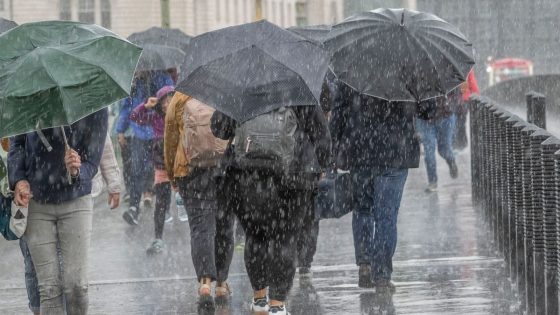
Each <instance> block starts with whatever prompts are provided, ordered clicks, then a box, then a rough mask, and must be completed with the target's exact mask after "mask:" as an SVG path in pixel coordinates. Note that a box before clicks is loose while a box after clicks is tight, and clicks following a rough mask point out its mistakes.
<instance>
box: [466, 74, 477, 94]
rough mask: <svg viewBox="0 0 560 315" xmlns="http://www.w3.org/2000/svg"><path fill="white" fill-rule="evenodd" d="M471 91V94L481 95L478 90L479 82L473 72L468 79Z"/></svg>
mask: <svg viewBox="0 0 560 315" xmlns="http://www.w3.org/2000/svg"><path fill="white" fill-rule="evenodd" d="M468 84H469V91H470V92H471V94H480V89H479V88H478V82H476V78H475V76H474V72H473V71H472V70H471V72H470V73H469V77H468Z"/></svg>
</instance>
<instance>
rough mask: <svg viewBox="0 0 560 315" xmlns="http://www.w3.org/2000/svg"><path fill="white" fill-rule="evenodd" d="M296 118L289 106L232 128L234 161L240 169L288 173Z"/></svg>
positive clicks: (292, 151) (294, 147)
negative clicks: (233, 130)
mask: <svg viewBox="0 0 560 315" xmlns="http://www.w3.org/2000/svg"><path fill="white" fill-rule="evenodd" d="M297 129H298V119H297V116H296V113H295V112H294V110H293V109H292V108H290V107H281V108H279V109H277V110H273V111H271V112H268V113H265V114H262V115H259V116H257V117H255V118H253V119H251V120H248V121H246V122H244V123H241V124H239V125H238V126H237V128H236V130H235V138H234V139H233V143H232V144H233V145H234V150H235V161H236V163H237V165H238V166H239V167H240V168H241V169H245V170H256V171H264V172H270V173H277V174H287V173H288V172H289V170H290V166H291V164H292V162H293V161H294V159H295V155H296V154H295V151H296V142H297V141H296V131H297Z"/></svg>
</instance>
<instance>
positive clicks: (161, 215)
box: [130, 86, 175, 254]
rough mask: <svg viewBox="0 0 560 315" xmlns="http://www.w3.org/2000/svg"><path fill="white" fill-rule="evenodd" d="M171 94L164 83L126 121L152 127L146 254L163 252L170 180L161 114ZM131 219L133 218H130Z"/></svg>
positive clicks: (164, 112)
mask: <svg viewBox="0 0 560 315" xmlns="http://www.w3.org/2000/svg"><path fill="white" fill-rule="evenodd" d="M174 93H175V88H174V87H173V86H164V87H162V88H161V89H160V90H159V91H158V92H157V94H156V97H150V98H148V100H147V101H146V102H145V103H142V104H140V105H138V106H137V107H136V108H135V109H134V110H133V111H132V113H131V114H130V120H131V121H132V122H134V123H136V124H138V125H139V126H145V125H150V126H151V127H152V128H153V130H154V143H153V148H152V150H151V151H152V153H153V157H152V159H153V161H154V174H155V176H154V183H155V187H154V190H155V192H156V205H155V211H154V226H155V240H154V241H153V242H152V245H151V246H150V247H149V248H148V250H147V253H148V254H158V253H160V252H162V251H163V248H164V244H165V243H164V242H163V227H164V225H165V215H166V214H167V213H168V212H169V206H170V203H171V183H170V181H169V177H168V176H167V171H166V170H165V163H164V153H163V146H164V144H163V135H164V129H165V114H166V112H167V108H168V106H169V103H170V102H171V98H172V97H173V94H174ZM131 219H132V220H134V219H135V218H131Z"/></svg>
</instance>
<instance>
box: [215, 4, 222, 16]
mask: <svg viewBox="0 0 560 315" xmlns="http://www.w3.org/2000/svg"><path fill="white" fill-rule="evenodd" d="M215 5H216V20H217V21H220V20H221V19H222V13H221V12H220V6H221V5H222V0H216V1H215Z"/></svg>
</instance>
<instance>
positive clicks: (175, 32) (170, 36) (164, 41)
mask: <svg viewBox="0 0 560 315" xmlns="http://www.w3.org/2000/svg"><path fill="white" fill-rule="evenodd" d="M128 40H129V41H131V42H133V43H135V44H137V45H138V46H142V45H145V44H155V45H162V46H171V47H175V48H179V49H181V50H182V51H187V46H188V45H189V42H190V41H191V37H190V36H189V35H187V34H185V33H183V32H182V31H181V30H179V29H176V28H161V27H155V26H154V27H151V28H149V29H147V30H145V31H142V32H138V33H133V34H132V35H130V36H128Z"/></svg>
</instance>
